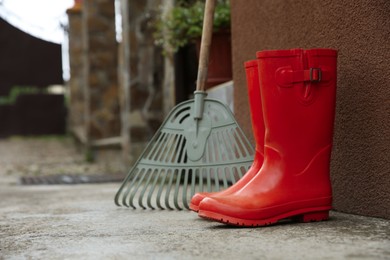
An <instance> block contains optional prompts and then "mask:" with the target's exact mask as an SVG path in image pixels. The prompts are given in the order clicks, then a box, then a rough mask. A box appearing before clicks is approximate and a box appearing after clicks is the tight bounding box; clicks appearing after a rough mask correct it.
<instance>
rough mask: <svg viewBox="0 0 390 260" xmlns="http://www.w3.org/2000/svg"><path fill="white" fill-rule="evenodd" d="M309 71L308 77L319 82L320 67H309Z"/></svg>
mask: <svg viewBox="0 0 390 260" xmlns="http://www.w3.org/2000/svg"><path fill="white" fill-rule="evenodd" d="M309 73H310V76H309V79H310V81H311V82H320V81H321V79H322V70H321V68H310V70H309Z"/></svg>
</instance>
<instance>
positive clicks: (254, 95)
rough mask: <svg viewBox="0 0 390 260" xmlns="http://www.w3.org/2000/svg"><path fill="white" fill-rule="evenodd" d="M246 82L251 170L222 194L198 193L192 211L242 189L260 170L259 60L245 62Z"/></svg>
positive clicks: (192, 203)
mask: <svg viewBox="0 0 390 260" xmlns="http://www.w3.org/2000/svg"><path fill="white" fill-rule="evenodd" d="M245 72H246V80H247V86H248V96H249V107H250V110H251V120H252V130H253V133H254V138H255V142H256V148H255V158H254V160H253V163H252V165H251V167H250V168H249V170H248V171H247V172H246V173H245V175H244V176H243V177H242V178H241V179H240V180H239V181H238V182H236V183H235V184H234V185H232V186H231V187H229V188H227V189H226V190H223V191H220V192H212V193H207V192H202V193H196V194H195V195H194V196H193V197H192V199H191V202H190V209H191V210H193V211H195V212H198V209H199V203H200V202H201V201H202V200H203V199H204V198H206V197H211V196H221V195H222V196H223V195H228V194H231V193H233V192H235V191H237V190H239V189H241V188H242V187H243V186H244V185H245V184H247V183H248V182H249V181H250V180H251V179H252V178H253V177H254V176H255V175H256V173H257V172H258V171H259V170H260V168H261V166H262V164H263V158H264V120H263V111H262V106H261V96H260V86H259V72H258V66H257V60H251V61H247V62H245Z"/></svg>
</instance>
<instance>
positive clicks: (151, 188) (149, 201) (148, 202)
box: [147, 170, 161, 209]
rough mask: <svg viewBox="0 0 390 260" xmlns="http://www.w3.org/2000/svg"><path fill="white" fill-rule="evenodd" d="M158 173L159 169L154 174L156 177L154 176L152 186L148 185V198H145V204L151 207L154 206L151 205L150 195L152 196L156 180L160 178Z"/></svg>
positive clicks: (159, 172)
mask: <svg viewBox="0 0 390 260" xmlns="http://www.w3.org/2000/svg"><path fill="white" fill-rule="evenodd" d="M155 171H157V170H155ZM160 174H161V170H160V171H157V174H156V177H155V178H154V181H153V184H152V187H150V190H149V194H148V199H147V205H148V207H149V208H151V209H155V207H153V206H152V203H151V202H152V196H153V192H154V190H155V188H156V184H157V181H158V179H159V178H160Z"/></svg>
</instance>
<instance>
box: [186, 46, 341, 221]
mask: <svg viewBox="0 0 390 260" xmlns="http://www.w3.org/2000/svg"><path fill="white" fill-rule="evenodd" d="M256 56H257V60H253V61H248V62H246V63H245V69H246V75H247V83H248V94H249V103H250V110H251V120H252V128H253V133H254V137H255V142H256V154H255V158H254V162H253V164H252V166H251V168H250V169H249V170H248V172H247V173H246V174H245V175H244V177H243V178H241V179H240V180H239V181H238V182H237V183H236V184H235V185H233V186H231V187H230V188H228V189H226V190H224V191H221V192H216V193H197V194H195V195H194V197H193V198H192V199H191V203H190V208H191V209H192V210H194V211H196V212H198V214H199V216H201V217H204V218H208V219H211V220H215V221H219V222H222V223H225V224H230V225H238V226H265V225H270V224H273V223H276V222H278V221H279V220H282V219H287V218H289V219H294V220H297V221H303V222H308V221H321V220H326V219H328V218H329V210H330V209H331V207H332V189H331V184H330V177H329V165H330V154H331V149H332V136H333V123H334V115H335V96H336V83H337V73H336V71H337V51H336V50H332V49H309V50H304V49H290V50H274V51H260V52H257V55H256Z"/></svg>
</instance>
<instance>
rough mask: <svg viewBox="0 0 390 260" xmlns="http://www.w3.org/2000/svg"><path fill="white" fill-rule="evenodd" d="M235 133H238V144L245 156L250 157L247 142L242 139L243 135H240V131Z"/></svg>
mask: <svg viewBox="0 0 390 260" xmlns="http://www.w3.org/2000/svg"><path fill="white" fill-rule="evenodd" d="M235 133H236V137H237V140H238V143H239V144H240V147H241V149H242V152H243V154H245V155H244V156H247V155H249V150H248V147H247V145H246V142H244V140H243V139H242V134H241V133H240V131H237V130H236V131H235ZM241 149H240V150H241Z"/></svg>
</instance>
